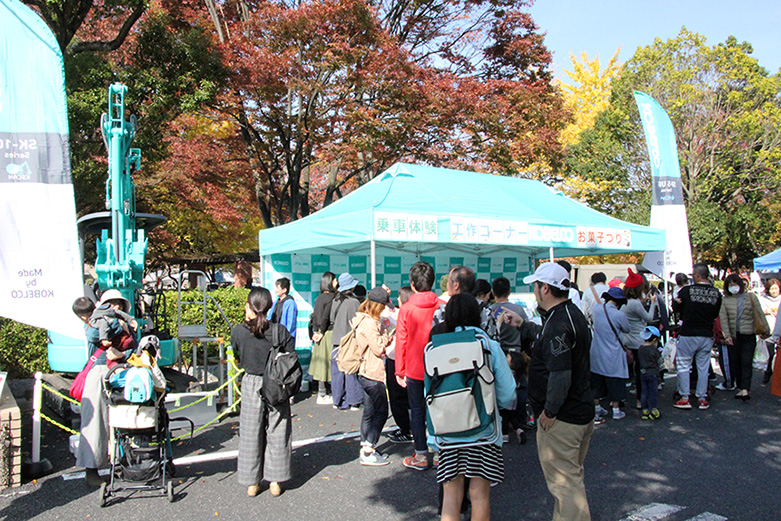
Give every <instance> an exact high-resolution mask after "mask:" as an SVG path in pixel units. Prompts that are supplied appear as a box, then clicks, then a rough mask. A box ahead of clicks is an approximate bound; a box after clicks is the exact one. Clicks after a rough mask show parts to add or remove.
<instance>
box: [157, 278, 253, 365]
mask: <svg viewBox="0 0 781 521" xmlns="http://www.w3.org/2000/svg"><path fill="white" fill-rule="evenodd" d="M164 294H165V298H166V304H167V306H166V307H167V309H166V317H167V323H168V328H169V331H170V332H171V335H173V336H176V327H177V311H176V302H177V292H176V291H166V292H164ZM206 294H207V296H210V297H213V298H214V299H215V300H216V301H217V303H218V304H219V305H220V308H221V309H222V311H223V313H225V316H226V317H227V318H228V320H229V321H230V323H231V324H232V325H234V326H235V325H236V324H238V323H240V322H242V321H243V320H244V307H245V305H246V303H247V295H249V290H248V289H243V288H241V289H240V288H232V287H230V288H222V289H217V290H214V291H208V292H207V293H206ZM202 298H203V292H202V291H201V290H188V291H182V302H198V301H200V300H202ZM202 323H203V308H202V307H201V306H197V305H190V306H182V324H202ZM206 331H207V332H208V333H209V334H210V335H212V336H216V337H223V338H225V343H226V344H228V343H230V336H231V333H230V327H229V326H228V324H226V323H225V320H224V319H223V318H222V315H221V314H220V312H219V310H218V309H217V306H215V305H214V302H213V301H211V300H210V299H207V304H206ZM209 348H210V354H216V352H217V349H218V348H217V346H216V345H214V346H210V347H209ZM181 349H182V356H183V357H184V360H185V362H187V363H189V362H190V360H191V355H192V343H191V342H182V345H181ZM212 351H213V352H214V353H212Z"/></svg>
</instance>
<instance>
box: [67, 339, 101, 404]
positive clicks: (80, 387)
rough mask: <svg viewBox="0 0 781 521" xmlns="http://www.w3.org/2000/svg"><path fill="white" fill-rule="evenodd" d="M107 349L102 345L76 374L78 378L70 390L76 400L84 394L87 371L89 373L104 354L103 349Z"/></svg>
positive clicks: (79, 399)
mask: <svg viewBox="0 0 781 521" xmlns="http://www.w3.org/2000/svg"><path fill="white" fill-rule="evenodd" d="M105 350H106V348H105V347H103V346H100V347H99V348H98V350H97V351H95V354H93V355H92V356H91V357H89V360H87V363H86V365H85V366H84V369H82V370H81V371H79V374H77V375H76V379H75V380H73V384H71V388H70V391H68V392H69V393H70V395H71V397H72V398H73V399H74V400H78V401H81V397H82V395H83V394H84V382H86V381H87V373H89V371H90V369H92V366H93V365H95V362H96V361H97V359H98V358H100V355H102V354H103V351H105Z"/></svg>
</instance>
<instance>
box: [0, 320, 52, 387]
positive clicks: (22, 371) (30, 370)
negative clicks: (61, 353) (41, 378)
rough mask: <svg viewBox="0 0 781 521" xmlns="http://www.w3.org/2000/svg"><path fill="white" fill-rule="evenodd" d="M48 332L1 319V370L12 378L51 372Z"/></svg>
mask: <svg viewBox="0 0 781 521" xmlns="http://www.w3.org/2000/svg"><path fill="white" fill-rule="evenodd" d="M46 343H47V336H46V330H44V329H40V328H37V327H33V326H28V325H25V324H20V323H19V322H15V321H13V320H11V319H9V318H2V317H0V370H2V371H7V372H8V376H9V377H11V378H30V377H32V376H33V374H35V372H36V371H42V372H44V373H46V372H49V362H48V360H47V358H46Z"/></svg>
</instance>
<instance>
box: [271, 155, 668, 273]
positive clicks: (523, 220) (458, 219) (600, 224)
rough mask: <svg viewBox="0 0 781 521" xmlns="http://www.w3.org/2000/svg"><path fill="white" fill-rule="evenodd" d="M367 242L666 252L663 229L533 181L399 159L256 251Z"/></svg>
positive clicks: (322, 249)
mask: <svg viewBox="0 0 781 521" xmlns="http://www.w3.org/2000/svg"><path fill="white" fill-rule="evenodd" d="M423 224H425V227H424V228H425V230H424V232H423V233H420V232H419V229H420V227H421V226H422V225H423ZM416 232H417V233H416ZM426 232H429V233H426ZM608 238H609V239H610V240H609V241H608ZM372 239H374V240H375V244H376V245H377V246H378V247H381V248H383V249H385V248H391V249H393V250H394V251H398V252H410V253H417V254H428V255H431V254H438V253H442V254H445V253H447V252H461V253H472V254H477V255H478V256H479V255H488V254H491V253H497V252H508V251H517V252H525V253H528V254H530V255H532V256H534V257H537V258H546V257H548V256H549V252H550V250H549V249H550V247H554V252H555V255H556V256H557V257H564V256H580V255H597V254H609V253H626V252H634V251H643V252H644V251H663V250H664V249H665V232H664V231H663V230H659V229H655V228H649V227H647V226H640V225H637V224H631V223H627V222H624V221H621V220H618V219H615V218H612V217H609V216H606V215H603V214H601V213H599V212H597V211H596V210H593V209H591V208H589V207H587V206H586V205H584V204H581V203H579V202H577V201H574V200H572V199H569V198H567V197H566V196H564V195H563V194H562V193H560V192H557V191H555V190H553V189H551V188H549V187H548V186H546V185H545V184H543V183H541V182H539V181H533V180H528V179H518V178H514V177H503V176H498V175H489V174H480V173H476V172H466V171H460V170H450V169H445V168H434V167H429V166H421V165H411V164H405V163H397V164H395V165H393V166H392V167H391V168H389V169H388V170H386V171H385V172H383V173H382V174H380V175H379V176H377V177H376V178H375V179H373V180H372V181H371V182H369V183H367V184H365V185H364V186H362V187H360V188H359V189H357V190H355V191H353V192H352V193H350V194H349V195H347V196H346V197H344V198H342V199H340V200H338V201H336V202H335V203H333V204H331V205H329V206H327V207H325V208H323V209H322V210H320V211H319V212H316V213H314V214H312V215H310V216H308V217H305V218H303V219H300V220H298V221H294V222H292V223H289V224H286V225H283V226H278V227H275V228H271V229H267V230H261V231H260V255H261V256H265V255H271V254H276V253H294V252H295V253H312V254H316V253H341V254H355V253H360V254H364V253H368V248H369V243H370V241H371V240H372Z"/></svg>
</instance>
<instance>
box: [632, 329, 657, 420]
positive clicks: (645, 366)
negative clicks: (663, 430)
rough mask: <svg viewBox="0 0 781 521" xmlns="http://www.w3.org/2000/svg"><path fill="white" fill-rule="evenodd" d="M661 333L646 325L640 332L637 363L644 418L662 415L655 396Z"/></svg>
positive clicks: (648, 418) (655, 417)
mask: <svg viewBox="0 0 781 521" xmlns="http://www.w3.org/2000/svg"><path fill="white" fill-rule="evenodd" d="M660 336H661V333H659V330H658V329H657V328H655V327H654V326H646V327H645V329H643V330H642V331H641V332H640V338H642V339H643V340H644V342H643V344H642V345H641V346H640V348H639V349H638V350H637V363H638V365H639V366H640V378H641V380H642V382H643V389H642V393H641V395H640V404H641V406H642V407H643V416H642V419H644V420H658V419H659V418H661V417H662V415H661V413H660V412H659V409H657V405H658V399H657V396H656V391H657V388H658V387H659V337H660Z"/></svg>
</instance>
